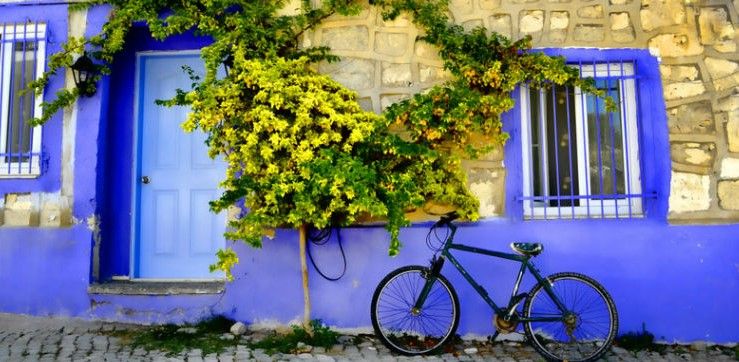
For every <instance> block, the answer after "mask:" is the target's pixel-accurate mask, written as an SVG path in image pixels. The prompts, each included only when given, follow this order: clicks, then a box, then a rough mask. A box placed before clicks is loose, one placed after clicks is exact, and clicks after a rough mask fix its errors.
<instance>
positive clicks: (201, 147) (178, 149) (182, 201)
mask: <svg viewBox="0 0 739 362" xmlns="http://www.w3.org/2000/svg"><path fill="white" fill-rule="evenodd" d="M183 66H188V67H190V68H191V69H192V70H193V71H195V73H196V74H201V75H202V74H203V73H204V70H203V69H204V68H203V63H202V60H201V59H200V56H199V55H197V54H177V53H170V54H144V55H140V56H139V57H138V67H139V68H138V70H139V83H138V84H139V89H138V109H139V112H138V122H139V123H138V140H139V144H138V150H137V151H138V152H137V153H138V156H137V159H138V165H137V166H138V169H137V172H136V175H137V177H136V182H135V183H136V187H137V190H138V192H137V195H138V200H137V201H138V203H137V204H138V205H137V206H138V207H137V225H136V228H137V231H138V232H137V233H136V235H137V240H135V245H136V246H137V247H136V248H135V249H134V250H135V253H136V254H137V257H135V258H134V259H135V263H136V264H135V265H134V275H133V276H134V277H136V278H149V279H213V278H220V277H222V275H220V274H212V273H210V272H209V271H208V265H210V264H212V263H213V262H214V261H215V259H216V257H215V252H216V251H217V250H218V249H219V248H221V247H223V245H224V237H223V232H224V231H225V223H226V221H225V215H223V213H222V214H220V215H216V214H214V213H212V212H211V211H210V209H209V208H208V202H209V201H210V200H214V199H215V198H216V197H217V196H218V195H219V191H218V183H219V181H220V180H221V179H222V178H223V176H224V174H225V163H224V162H223V161H221V160H212V159H210V158H209V157H208V154H207V147H206V146H205V143H204V142H205V135H204V134H203V133H202V132H200V131H196V132H193V133H191V134H187V133H185V132H184V131H183V130H182V129H181V128H180V124H181V123H182V122H183V121H184V120H185V118H186V116H187V112H188V108H186V107H164V106H159V105H156V104H155V100H157V99H169V98H171V97H172V96H173V95H174V94H175V89H177V88H179V89H183V90H188V89H190V83H191V80H190V78H189V76H188V75H187V74H186V73H185V72H184V71H183Z"/></svg>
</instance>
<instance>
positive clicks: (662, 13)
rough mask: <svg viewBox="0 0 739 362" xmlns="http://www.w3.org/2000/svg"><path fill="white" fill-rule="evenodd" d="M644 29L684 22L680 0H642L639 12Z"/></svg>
mask: <svg viewBox="0 0 739 362" xmlns="http://www.w3.org/2000/svg"><path fill="white" fill-rule="evenodd" d="M639 18H640V21H641V27H642V29H643V30H644V31H652V30H654V29H657V28H661V27H665V26H672V25H678V24H683V23H685V19H686V14H685V6H684V5H683V1H682V0H644V1H642V9H641V11H640V12H639Z"/></svg>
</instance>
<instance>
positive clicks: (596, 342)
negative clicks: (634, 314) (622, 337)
mask: <svg viewBox="0 0 739 362" xmlns="http://www.w3.org/2000/svg"><path fill="white" fill-rule="evenodd" d="M547 280H549V282H550V283H551V286H552V291H553V292H554V294H555V295H556V296H557V298H558V299H559V300H560V301H561V302H562V304H563V305H564V306H565V308H567V310H568V311H569V313H562V312H561V311H560V309H559V308H558V307H557V304H556V303H555V302H554V301H553V300H552V297H551V296H550V295H549V293H547V292H546V289H545V288H544V286H543V285H542V284H537V285H536V286H534V288H533V289H531V292H530V293H529V298H528V299H527V300H526V303H525V304H524V307H523V308H524V310H523V316H524V319H526V318H558V317H561V318H562V320H558V321H528V322H525V323H524V331H525V333H526V336H527V337H528V339H529V340H530V341H531V344H532V345H533V347H534V348H535V349H536V350H537V351H538V352H539V353H541V354H542V356H544V357H545V358H547V359H549V360H555V361H565V360H566V361H593V360H596V359H598V358H600V357H601V356H603V354H605V353H606V352H607V351H608V349H609V348H610V347H611V344H612V343H613V339H614V338H615V336H616V333H617V331H618V313H617V312H616V306H615V305H614V303H613V300H612V299H611V296H610V295H609V294H608V292H607V291H606V290H605V288H603V286H601V285H600V284H598V282H596V281H595V280H593V279H591V278H589V277H587V276H585V275H582V274H577V273H558V274H554V275H551V276H549V277H548V278H547Z"/></svg>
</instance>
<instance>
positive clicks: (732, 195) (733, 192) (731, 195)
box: [718, 181, 739, 210]
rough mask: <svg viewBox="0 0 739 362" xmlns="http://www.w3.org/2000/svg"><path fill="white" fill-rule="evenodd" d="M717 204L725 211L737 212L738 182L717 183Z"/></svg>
mask: <svg viewBox="0 0 739 362" xmlns="http://www.w3.org/2000/svg"><path fill="white" fill-rule="evenodd" d="M718 204H719V206H721V208H722V209H725V210H739V181H719V182H718Z"/></svg>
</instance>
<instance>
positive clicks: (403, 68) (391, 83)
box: [382, 63, 413, 87]
mask: <svg viewBox="0 0 739 362" xmlns="http://www.w3.org/2000/svg"><path fill="white" fill-rule="evenodd" d="M382 85H383V86H385V87H409V86H411V85H413V74H412V73H411V65H410V64H407V63H406V64H395V63H382Z"/></svg>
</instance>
